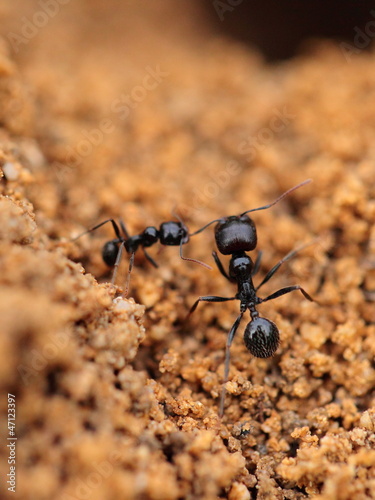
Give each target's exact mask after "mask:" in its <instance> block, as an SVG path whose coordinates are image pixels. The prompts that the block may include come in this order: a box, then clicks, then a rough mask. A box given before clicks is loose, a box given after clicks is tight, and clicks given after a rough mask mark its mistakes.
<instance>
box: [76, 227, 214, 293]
mask: <svg viewBox="0 0 375 500" xmlns="http://www.w3.org/2000/svg"><path fill="white" fill-rule="evenodd" d="M108 222H110V223H111V224H112V227H113V230H114V232H115V235H116V238H114V239H112V240H110V241H107V242H106V243H105V244H104V245H103V248H102V258H103V261H104V262H105V263H106V264H107V266H109V267H113V268H114V270H113V274H112V284H114V283H115V280H116V274H117V269H118V266H119V264H120V261H121V257H122V252H123V249H124V248H125V250H126V251H127V253H128V254H130V260H129V269H128V277H127V281H126V287H125V296H127V294H128V290H129V282H130V275H131V272H132V269H133V265H134V258H135V254H136V252H137V250H138V249H139V248H142V250H143V253H144V255H145V257H146V259H147V260H148V261H149V262H150V263H151V264H152V265H153V266H154V267H159V266H158V264H157V263H156V262H155V260H154V259H153V258H152V257H151V255H149V254H148V252H147V251H146V248H149V247H151V246H152V245H154V244H155V243H157V242H158V241H160V243H161V244H162V245H165V246H179V247H180V257H181V259H182V260H187V261H189V262H195V263H197V264H200V265H201V266H203V267H206V268H207V269H212V268H211V266H209V265H207V264H205V263H204V262H201V261H200V260H196V259H190V258H188V257H184V256H183V254H182V245H185V244H186V243H188V241H189V239H190V236H192V235H190V234H189V231H188V228H187V227H186V225H185V224H184V223H183V221H182V220H181V219H179V221H178V222H177V221H169V222H163V223H162V224H160V227H159V229H157V228H156V227H155V226H148V227H146V228H145V229H144V230H143V231H142V232H141V233H140V234H136V235H134V236H130V235H129V233H128V231H127V229H126V226H125V224H124V222H123V221H122V220H120V222H119V225H120V227H119V225H118V224H117V223H116V221H115V220H114V219H107V220H105V221H103V222H101V223H100V224H97V225H96V226H94V227H92V228H91V229H89V230H87V231H84V232H83V233H81V234H79V235H78V236H76V237H75V238H73V240H72V241H76V240H77V239H78V238H81V236H84V235H85V234H88V233H91V232H92V231H95V230H96V229H99V228H100V227H102V226H104V225H105V224H108ZM120 228H121V231H122V234H121V232H120Z"/></svg>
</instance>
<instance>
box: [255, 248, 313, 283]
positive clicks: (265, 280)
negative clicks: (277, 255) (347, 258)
mask: <svg viewBox="0 0 375 500" xmlns="http://www.w3.org/2000/svg"><path fill="white" fill-rule="evenodd" d="M315 242H316V240H314V241H312V242H311V243H307V244H306V245H302V246H300V247H298V248H296V249H295V250H292V251H291V252H289V253H288V254H287V255H285V257H283V258H282V259H281V260H280V261H279V262H278V263H277V264H275V265H274V266H273V268H272V269H271V270H270V271H268V273H267V274H266V276H265V277H264V279H263V281H261V283H260V284H259V285H258V286H257V287H256V288H255V291H258V290H259V288H260V287H261V286H263V285H264V284H265V283H267V281H269V280H270V279H271V278H272V276H273V275H274V274H275V273H276V271H277V270H278V269H279V267H280V266H281V264H284V262H286V261H287V260H290V259H291V258H292V257H294V256H295V255H296V254H297V253H298V252H300V251H301V250H304V249H305V248H306V247H309V246H310V245H313V244H314V243H315Z"/></svg>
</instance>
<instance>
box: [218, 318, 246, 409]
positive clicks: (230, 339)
mask: <svg viewBox="0 0 375 500" xmlns="http://www.w3.org/2000/svg"><path fill="white" fill-rule="evenodd" d="M243 314H244V313H243V312H242V313H240V315H239V316H238V317H237V319H236V321H235V322H234V323H233V326H232V328H231V329H230V332H229V333H228V337H227V343H226V346H225V363H224V380H223V387H222V389H221V396H220V406H219V417H220V418H222V416H223V414H224V401H225V394H226V392H227V391H226V388H225V384H226V383H227V382H228V377H229V363H230V346H231V345H232V342H233V339H234V336H235V334H236V331H237V328H238V326H239V324H240V322H241V319H242V316H243Z"/></svg>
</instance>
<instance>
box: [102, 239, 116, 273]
mask: <svg viewBox="0 0 375 500" xmlns="http://www.w3.org/2000/svg"><path fill="white" fill-rule="evenodd" d="M119 248H120V243H119V242H117V241H107V243H105V244H104V246H103V248H102V258H103V260H104V262H105V263H106V264H107V266H109V267H113V266H114V265H115V262H116V259H117V254H118V251H119Z"/></svg>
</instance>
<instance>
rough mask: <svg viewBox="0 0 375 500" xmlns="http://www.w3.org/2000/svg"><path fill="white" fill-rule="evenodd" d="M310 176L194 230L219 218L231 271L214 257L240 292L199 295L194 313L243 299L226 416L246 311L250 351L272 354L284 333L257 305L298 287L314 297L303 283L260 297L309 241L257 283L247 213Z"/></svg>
mask: <svg viewBox="0 0 375 500" xmlns="http://www.w3.org/2000/svg"><path fill="white" fill-rule="evenodd" d="M308 182H310V180H307V181H305V182H303V183H301V184H298V185H297V186H295V187H293V188H291V189H289V190H288V191H286V192H285V193H283V194H282V195H281V196H279V198H277V199H276V200H275V201H274V202H272V203H270V204H268V205H265V206H263V207H259V208H254V209H251V210H248V211H247V212H243V213H242V214H241V215H239V216H230V217H223V218H221V219H217V220H215V221H211V222H210V223H209V224H206V225H205V226H204V227H203V228H201V229H199V230H198V231H196V232H195V233H193V234H197V233H200V232H201V231H203V230H204V229H205V228H206V227H208V226H209V225H210V224H212V223H214V222H217V225H216V227H215V240H216V244H217V248H218V250H219V251H220V253H222V254H223V255H231V259H230V262H229V274H228V273H227V272H226V271H225V269H224V267H223V265H222V263H221V261H220V259H219V257H218V255H217V253H216V252H213V257H214V259H215V263H216V265H217V267H218V269H219V271H220V273H221V274H222V275H223V276H224V277H225V278H226V279H228V280H229V281H230V282H232V283H236V284H237V293H236V295H235V296H234V297H218V296H215V295H208V296H203V297H199V298H198V299H197V300H196V301H195V303H194V304H193V306H192V307H191V309H190V313H189V314H191V313H193V312H194V311H195V309H196V308H197V306H198V304H199V302H202V301H204V302H227V301H230V300H239V301H240V314H239V316H238V317H237V319H236V320H235V322H234V323H233V326H232V328H231V329H230V331H229V333H228V337H227V342H226V350H225V362H224V382H223V389H222V393H221V399H220V407H219V416H220V417H222V416H223V413H224V401H225V392H226V389H225V384H226V382H227V381H228V376H229V365H230V347H231V345H232V342H233V339H234V336H235V334H236V331H237V329H238V327H239V324H240V322H241V320H242V317H243V315H244V313H245V312H246V311H247V310H248V311H249V313H250V317H251V320H250V322H249V323H248V324H247V326H246V328H245V332H244V342H245V345H246V347H247V349H248V350H249V351H250V353H251V354H252V355H253V356H255V357H257V358H268V357H271V356H273V355H274V354H275V352H276V350H277V348H278V346H279V342H280V334H279V330H278V328H277V326H276V325H275V323H273V322H272V321H270V320H269V319H266V318H262V317H260V316H259V313H258V311H257V306H258V305H259V304H261V303H263V302H267V301H269V300H273V299H276V298H278V297H281V296H282V295H285V294H287V293H290V292H293V291H294V290H300V291H301V293H302V294H303V295H304V297H305V298H306V299H308V300H310V301H313V299H312V298H311V297H310V295H309V294H308V293H307V292H306V291H305V290H304V289H303V288H302V287H301V286H300V285H293V286H287V287H284V288H281V289H280V290H277V291H276V292H274V293H272V294H271V295H268V296H267V297H265V298H261V297H258V294H257V292H258V290H259V289H260V287H261V286H263V285H264V284H265V283H267V282H268V281H269V280H270V279H271V278H272V276H273V275H274V274H275V273H276V271H277V270H278V269H279V268H280V266H281V265H282V264H283V263H284V262H286V261H287V260H289V259H291V258H292V257H293V256H294V255H295V254H296V253H297V252H298V251H300V250H302V249H303V248H305V247H306V246H309V245H310V244H311V243H310V244H308V245H304V246H303V247H300V248H298V249H296V250H293V251H292V252H290V253H288V255H286V256H285V257H284V258H283V259H281V260H280V261H279V262H278V263H277V264H276V265H275V266H274V267H273V268H272V269H271V270H270V271H269V272H268V273H267V274H266V276H265V277H264V279H263V280H262V281H261V283H260V284H259V285H258V286H257V287H255V286H254V284H253V276H254V275H255V274H256V273H257V272H258V270H259V266H260V260H261V255H262V254H261V252H259V254H258V256H257V259H256V261H255V263H254V262H253V261H252V259H251V257H249V255H247V254H246V252H247V251H251V250H254V249H255V248H256V246H257V234H256V226H255V223H254V222H253V221H252V219H250V217H248V216H247V213H249V212H254V211H257V210H264V209H266V208H269V207H271V206H273V205H275V204H276V203H277V202H278V201H280V200H281V199H282V198H284V197H285V196H287V195H288V194H289V193H291V192H292V191H294V190H295V189H298V188H299V187H301V186H303V185H305V184H307V183H308Z"/></svg>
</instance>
